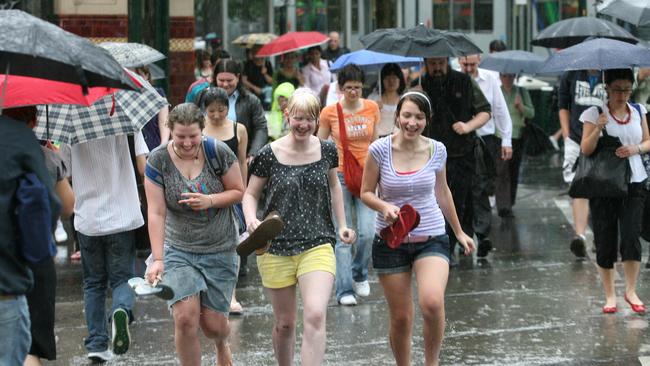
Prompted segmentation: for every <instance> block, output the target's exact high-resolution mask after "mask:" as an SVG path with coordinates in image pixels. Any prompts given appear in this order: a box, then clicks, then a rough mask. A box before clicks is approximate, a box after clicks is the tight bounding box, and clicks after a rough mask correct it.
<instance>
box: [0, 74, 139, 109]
mask: <svg viewBox="0 0 650 366" xmlns="http://www.w3.org/2000/svg"><path fill="white" fill-rule="evenodd" d="M129 76H130V75H129ZM131 79H132V80H133V82H134V83H135V84H136V85H138V86H142V85H141V84H140V82H139V81H138V80H137V79H135V78H133V77H131ZM5 81H6V83H5ZM118 90H119V89H116V88H108V87H104V86H96V87H89V88H88V94H86V95H84V93H83V90H82V87H81V86H80V85H79V84H73V83H66V82H62V81H55V80H46V79H41V78H37V77H29V76H20V75H9V76H7V75H4V74H0V108H14V107H21V106H26V105H39V104H75V105H84V106H90V105H91V104H93V103H95V101H97V100H98V99H100V98H102V97H104V96H106V95H108V94H111V93H115V92H116V91H118Z"/></svg>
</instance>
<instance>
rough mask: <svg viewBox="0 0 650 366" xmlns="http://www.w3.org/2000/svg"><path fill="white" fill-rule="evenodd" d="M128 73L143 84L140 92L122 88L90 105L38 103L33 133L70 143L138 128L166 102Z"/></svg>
mask: <svg viewBox="0 0 650 366" xmlns="http://www.w3.org/2000/svg"><path fill="white" fill-rule="evenodd" d="M130 74H131V75H132V76H133V77H135V78H137V79H138V81H140V83H142V85H144V88H143V89H142V91H141V92H138V91H126V90H122V91H119V92H117V93H115V94H113V95H109V96H105V97H103V98H102V99H100V100H98V101H97V102H95V103H94V104H93V105H92V106H90V107H82V106H73V105H64V104H61V105H53V106H49V107H43V106H39V107H38V121H39V124H38V126H37V127H36V128H35V129H34V133H35V134H36V137H37V138H39V139H52V140H55V141H59V142H63V143H66V144H69V145H73V144H79V143H82V142H86V141H89V140H94V139H100V138H104V137H108V136H116V135H125V134H130V133H134V132H137V131H140V130H141V129H142V127H143V126H144V125H145V124H146V123H147V122H149V120H150V119H151V118H152V117H153V116H155V115H156V114H157V113H158V112H159V111H160V109H161V108H163V107H164V106H166V105H167V100H166V99H165V98H163V97H161V96H160V95H159V94H158V92H157V91H156V90H155V89H154V88H153V87H152V86H151V85H150V84H149V83H147V82H146V81H144V80H143V79H142V78H140V77H139V76H136V75H135V73H130ZM48 109H49V110H48Z"/></svg>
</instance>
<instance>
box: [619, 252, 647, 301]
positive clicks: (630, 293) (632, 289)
mask: <svg viewBox="0 0 650 366" xmlns="http://www.w3.org/2000/svg"><path fill="white" fill-rule="evenodd" d="M639 268H641V262H638V261H625V262H623V272H624V273H625V295H627V298H628V300H630V302H632V304H643V301H641V299H639V297H638V296H637V294H636V280H637V279H638V278H639Z"/></svg>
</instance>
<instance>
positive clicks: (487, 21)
mask: <svg viewBox="0 0 650 366" xmlns="http://www.w3.org/2000/svg"><path fill="white" fill-rule="evenodd" d="M493 19H494V14H493V12H492V0H474V31H475V32H491V31H492V29H493V26H492V20H493Z"/></svg>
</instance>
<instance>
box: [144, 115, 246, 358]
mask: <svg viewBox="0 0 650 366" xmlns="http://www.w3.org/2000/svg"><path fill="white" fill-rule="evenodd" d="M204 123H205V119H204V117H203V114H202V113H201V111H200V110H199V108H198V107H197V106H196V105H194V104H192V103H183V104H180V105H178V106H176V107H175V108H174V109H173V110H172V111H171V112H170V114H169V122H168V124H169V128H170V130H171V136H172V140H171V141H170V142H168V143H165V144H163V145H161V146H160V147H158V148H157V149H155V150H154V151H152V152H151V153H150V155H149V159H148V160H147V168H146V178H147V179H146V180H145V190H146V193H147V202H148V204H149V206H148V212H149V236H150V238H151V253H152V256H153V260H154V262H153V264H151V266H150V267H149V270H148V272H147V279H148V281H149V282H152V283H153V282H157V281H158V280H160V279H161V278H163V279H164V282H165V284H167V285H168V286H170V287H171V288H173V289H174V298H173V299H171V300H170V301H168V305H169V307H170V308H171V310H172V314H173V317H174V341H175V344H176V352H177V353H178V358H179V360H180V363H181V364H182V365H200V364H201V345H200V342H199V334H198V331H199V328H201V330H203V333H204V334H205V336H206V337H207V338H209V339H211V340H212V341H213V342H214V344H215V348H216V351H217V361H218V364H219V365H231V364H232V356H231V354H230V348H229V346H228V334H229V332H230V328H229V325H228V312H229V308H230V300H231V296H232V291H233V289H234V287H235V284H236V282H237V263H238V259H237V254H236V253H235V246H236V245H237V241H238V240H237V225H236V224H235V221H234V220H233V212H232V205H234V204H236V203H238V202H240V201H241V198H242V195H243V191H244V185H243V183H242V176H241V172H240V169H239V164H237V157H236V156H235V154H233V153H232V151H230V149H229V148H228V146H226V144H224V143H223V142H221V141H217V140H214V139H212V138H209V137H208V138H205V137H203V136H202V134H201V131H202V130H203V128H204Z"/></svg>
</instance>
